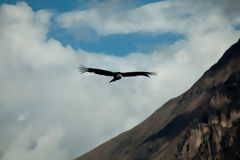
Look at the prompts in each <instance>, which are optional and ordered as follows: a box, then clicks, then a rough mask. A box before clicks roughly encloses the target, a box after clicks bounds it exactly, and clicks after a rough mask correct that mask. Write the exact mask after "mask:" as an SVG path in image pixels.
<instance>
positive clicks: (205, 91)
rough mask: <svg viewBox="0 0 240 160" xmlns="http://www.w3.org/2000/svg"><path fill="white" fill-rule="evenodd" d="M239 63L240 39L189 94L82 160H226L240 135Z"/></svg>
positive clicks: (166, 105) (172, 102)
mask: <svg viewBox="0 0 240 160" xmlns="http://www.w3.org/2000/svg"><path fill="white" fill-rule="evenodd" d="M239 62H240V40H239V41H238V42H237V43H235V44H233V45H232V46H231V47H230V48H229V49H228V50H227V51H226V52H225V53H224V55H223V56H222V57H221V58H220V59H219V60H218V62H217V63H215V64H214V65H213V66H212V67H210V69H209V70H207V71H206V72H205V73H204V74H203V76H202V77H201V78H200V79H199V80H198V81H197V82H196V83H195V84H193V86H192V87H191V88H190V89H189V90H187V91H186V92H184V93H183V94H181V95H180V96H178V97H175V98H173V99H171V100H169V101H168V102H166V103H165V104H164V105H162V107H160V108H159V109H157V110H156V111H155V112H154V113H153V114H152V115H150V116H149V117H148V118H147V119H146V120H144V121H143V122H142V123H140V124H139V125H137V126H136V127H134V128H132V129H131V130H128V131H126V132H123V133H122V134H120V135H118V136H117V137H115V138H112V139H111V140H109V141H107V142H105V143H103V144H102V145H100V146H99V147H97V148H95V149H93V150H92V151H90V152H88V153H86V154H84V155H82V156H80V157H79V158H77V159H76V160H102V159H104V160H118V159H119V160H133V159H136V160H141V159H142V160H144V159H149V160H155V159H216V158H221V157H224V155H227V154H228V153H225V154H222V152H224V151H225V150H224V151H223V148H224V147H226V146H228V149H229V148H231V147H232V145H233V146H234V145H237V144H235V143H234V142H233V139H234V138H235V139H237V140H236V141H238V136H234V135H235V134H234V133H235V130H237V131H236V132H237V133H238V130H239V131H240V129H239V127H238V126H239V125H236V124H238V123H239V122H238V121H240V120H239V118H240V112H239V110H240V101H239V100H238V99H239V96H240V63H239ZM233 123H234V124H233ZM234 127H235V129H234ZM231 130H232V131H231ZM227 135H228V136H227ZM239 135H240V133H239ZM229 139H230V140H229ZM231 139H232V140H231ZM230 144H231V145H230ZM229 152H230V151H229ZM236 152H237V153H236V154H234V153H232V154H230V155H236V157H237V158H240V151H236ZM203 153H204V154H203ZM233 158H234V157H233Z"/></svg>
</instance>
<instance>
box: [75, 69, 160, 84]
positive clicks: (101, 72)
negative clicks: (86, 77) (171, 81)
mask: <svg viewBox="0 0 240 160" xmlns="http://www.w3.org/2000/svg"><path fill="white" fill-rule="evenodd" d="M78 69H79V71H80V72H81V73H85V72H90V73H95V74H99V75H103V76H110V77H113V79H112V80H111V81H109V83H111V82H114V81H117V80H119V79H121V78H122V77H135V76H146V77H149V78H150V75H157V74H156V73H155V72H143V71H138V72H111V71H107V70H103V69H98V68H88V67H85V66H83V65H80V66H79V68H78Z"/></svg>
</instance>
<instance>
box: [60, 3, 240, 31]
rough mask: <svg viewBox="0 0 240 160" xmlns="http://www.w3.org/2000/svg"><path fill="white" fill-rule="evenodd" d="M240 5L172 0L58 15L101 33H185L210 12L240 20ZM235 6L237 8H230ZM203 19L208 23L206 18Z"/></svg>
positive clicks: (62, 23) (72, 25) (66, 25)
mask: <svg viewBox="0 0 240 160" xmlns="http://www.w3.org/2000/svg"><path fill="white" fill-rule="evenodd" d="M110 4H111V3H110ZM239 6H240V2H239V1H238V0H230V1H228V2H226V1H224V0H220V1H216V0H212V1H208V2H203V1H201V0H197V1H189V0H184V1H178V0H169V1H161V2H156V3H150V4H147V5H143V6H140V7H138V8H134V9H132V8H131V9H129V10H119V9H115V7H111V6H108V7H106V6H105V5H104V6H102V5H99V6H98V5H96V6H95V7H93V8H90V9H85V10H75V11H71V12H67V13H63V14H61V15H60V16H59V17H57V18H56V21H57V22H58V23H59V25H60V26H62V27H63V28H66V29H72V28H75V29H76V28H81V27H90V28H92V29H94V30H95V31H96V32H97V33H98V34H99V35H109V34H127V33H135V32H151V33H164V32H175V33H184V34H185V33H186V32H187V30H188V26H189V25H190V26H191V25H196V23H195V22H194V19H197V18H198V17H204V18H206V17H207V16H208V14H211V15H214V14H217V15H218V16H221V17H224V18H225V20H227V22H228V23H234V24H239V23H240V22H239V19H240V16H239V10H240V7H239ZM231 8H234V9H233V10H230V9H231ZM204 11H207V12H204ZM113 13H114V14H113ZM213 22H214V21H213ZM202 23H203V24H206V23H205V21H204V19H203V21H202Z"/></svg>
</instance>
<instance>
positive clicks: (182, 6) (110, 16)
mask: <svg viewBox="0 0 240 160" xmlns="http://www.w3.org/2000/svg"><path fill="white" fill-rule="evenodd" d="M0 22H1V23H0V48H1V49H0V74H1V78H0V88H1V90H0V128H1V134H0V141H1V143H0V159H2V160H14V159H24V160H32V159H35V160H43V159H51V160H69V159H74V158H76V157H78V156H80V155H81V154H83V153H86V152H88V151H89V150H91V149H93V148H95V147H96V146H98V145H100V144H101V143H103V142H105V141H107V140H109V139H110V138H112V137H114V136H117V135H119V134H120V133H122V132H124V131H126V130H129V129H131V128H132V127H134V126H135V125H137V124H139V123H140V122H142V121H143V120H144V119H146V118H147V117H148V116H150V115H151V114H152V113H153V112H154V111H155V110H156V109H158V108H159V107H161V105H163V104H164V103H166V102H167V101H168V100H169V99H171V98H173V97H176V96H178V95H180V94H182V93H183V92H184V91H186V90H187V89H189V88H190V87H191V86H192V85H193V84H194V82H195V81H196V80H198V79H199V78H200V77H201V76H202V75H203V73H204V72H205V71H206V70H207V69H208V68H209V67H210V66H211V65H213V64H214V63H216V62H217V60H218V59H219V58H220V57H221V56H222V55H223V53H224V51H225V50H226V49H228V48H229V47H230V46H231V45H232V44H233V43H235V42H237V40H238V39H239V38H240V1H239V0H228V1H225V0H209V1H203V0H194V1H192V0H165V1H156V0H151V1H149V0H148V1H147V0H138V1H134V0H128V1H127V0H88V1H84V0H71V1H63V0H60V1H54V0H42V1H37V0H31V1H30V0H25V1H16V0H0ZM79 64H82V65H85V66H87V67H96V68H102V69H107V70H112V71H135V70H144V71H153V72H157V74H158V75H157V76H152V77H151V78H150V79H149V78H145V77H137V78H136V77H132V78H124V79H122V80H120V81H117V82H114V83H108V82H109V81H110V80H111V78H110V77H104V76H98V75H94V74H90V73H85V74H80V73H79V72H78V70H77V68H78V66H79Z"/></svg>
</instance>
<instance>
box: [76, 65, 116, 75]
mask: <svg viewBox="0 0 240 160" xmlns="http://www.w3.org/2000/svg"><path fill="white" fill-rule="evenodd" d="M78 70H79V72H81V73H85V72H93V73H95V74H99V75H104V76H114V72H111V71H106V70H102V69H97V68H87V67H85V66H83V65H80V66H79V67H78Z"/></svg>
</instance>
